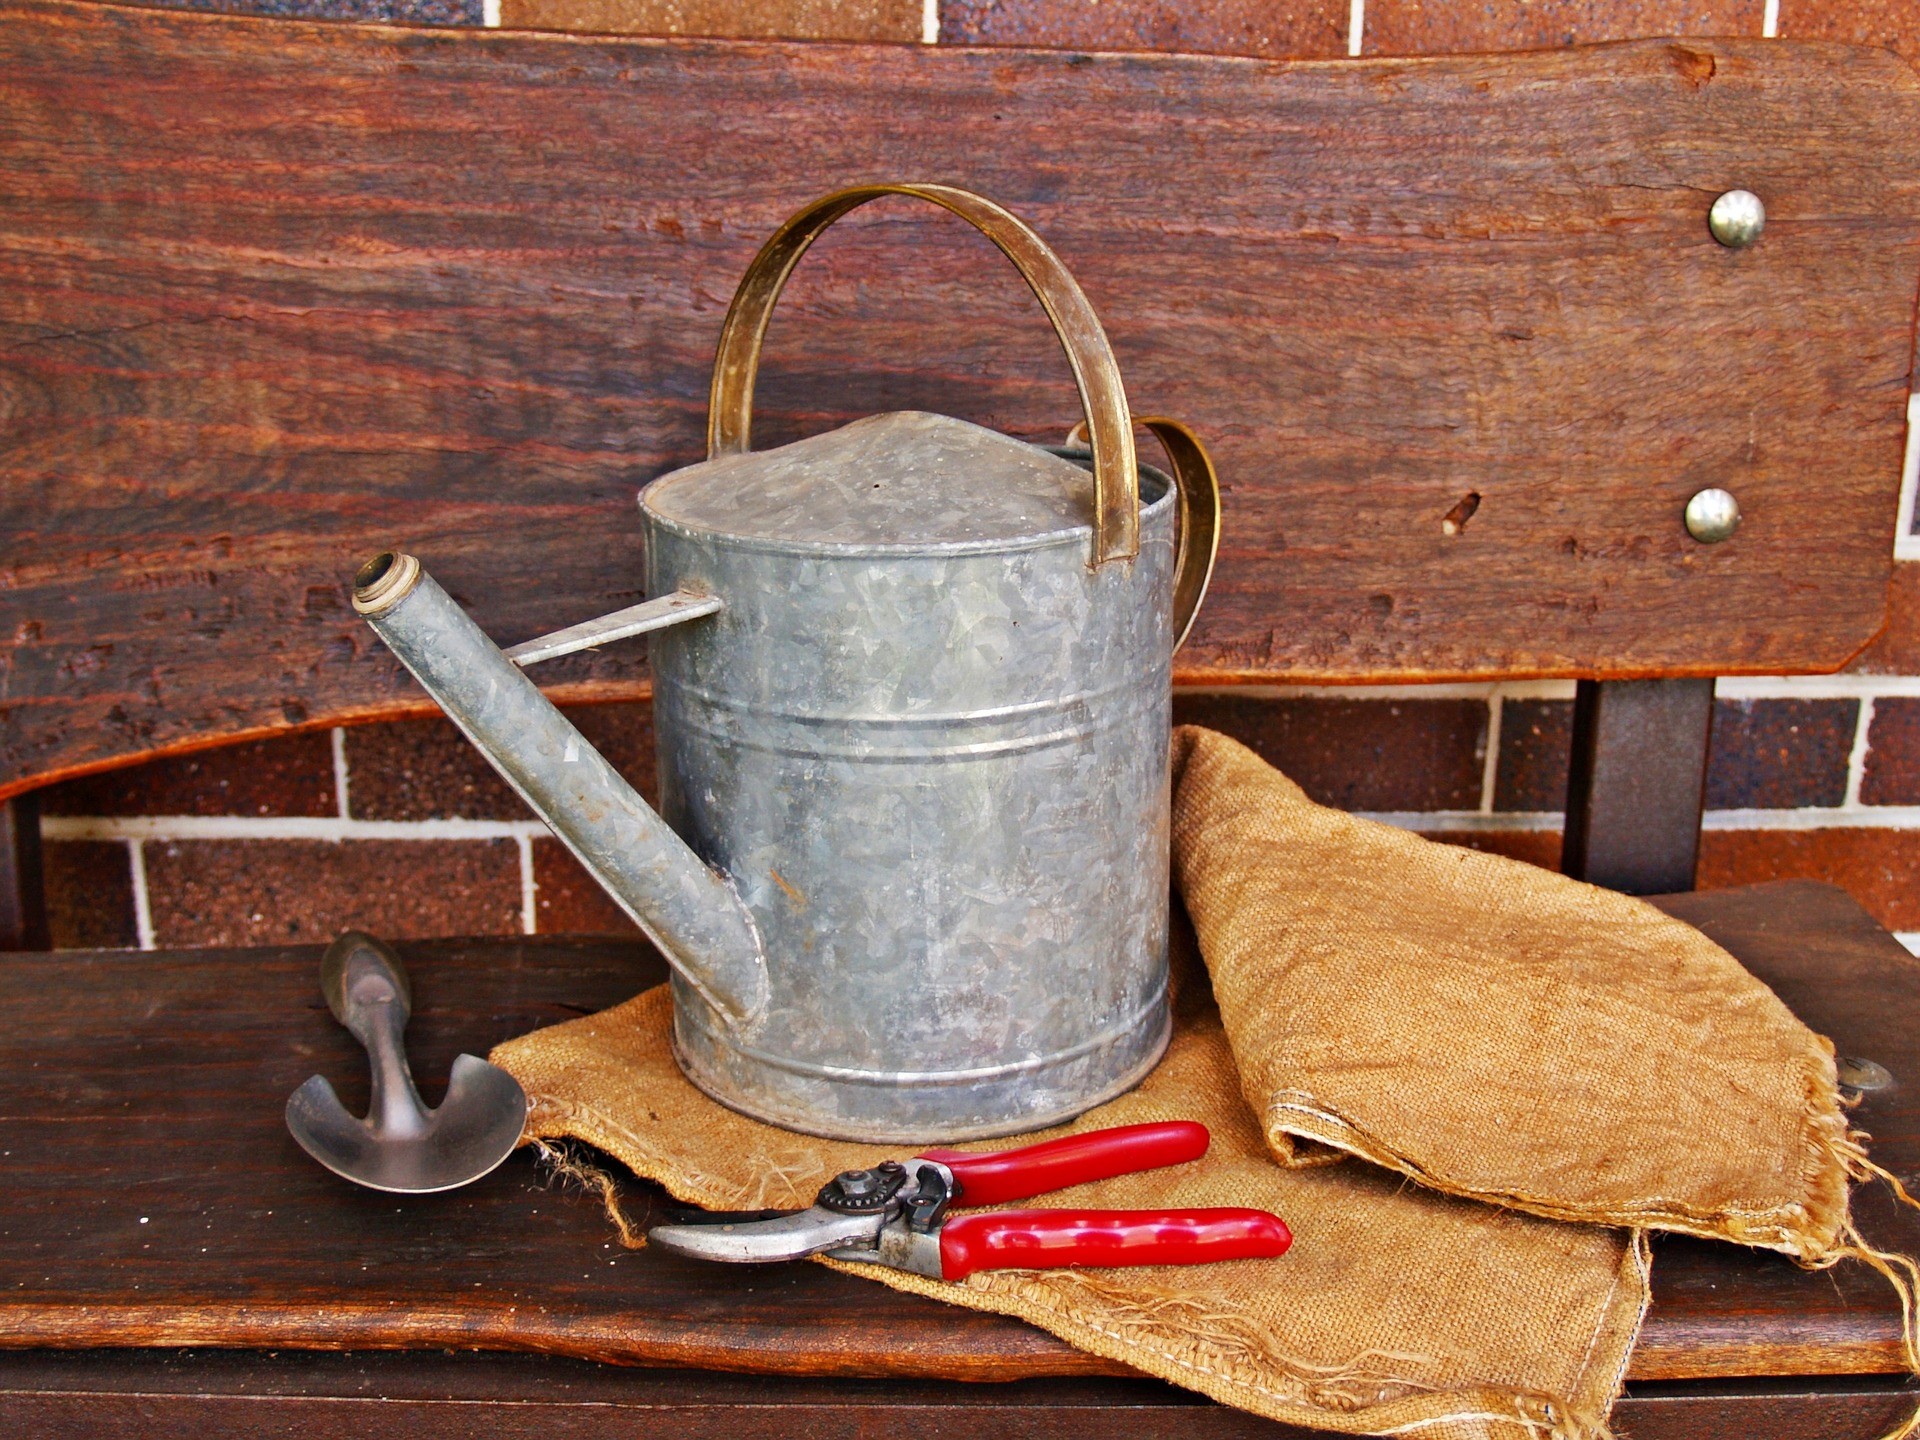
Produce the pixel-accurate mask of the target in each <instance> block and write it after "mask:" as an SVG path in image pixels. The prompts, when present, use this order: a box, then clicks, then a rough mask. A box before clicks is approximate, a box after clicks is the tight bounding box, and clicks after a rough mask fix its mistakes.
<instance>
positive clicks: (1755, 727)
mask: <svg viewBox="0 0 1920 1440" xmlns="http://www.w3.org/2000/svg"><path fill="white" fill-rule="evenodd" d="M1859 715H1860V702H1859V701H1857V700H1721V701H1719V702H1718V703H1716V704H1715V705H1714V707H1713V751H1712V754H1711V756H1710V757H1709V759H1708V762H1707V808H1708V809H1709V810H1746V809H1763V810H1780V809H1795V808H1798V807H1800V806H1803V805H1838V804H1840V803H1841V801H1843V800H1845V799H1846V798H1847V758H1848V756H1849V755H1851V754H1852V752H1853V732H1854V729H1855V725H1856V722H1857V721H1858V719H1859Z"/></svg>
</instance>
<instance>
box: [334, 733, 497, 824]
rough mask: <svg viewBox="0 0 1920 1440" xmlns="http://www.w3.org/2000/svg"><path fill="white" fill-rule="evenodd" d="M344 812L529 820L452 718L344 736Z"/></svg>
mask: <svg viewBox="0 0 1920 1440" xmlns="http://www.w3.org/2000/svg"><path fill="white" fill-rule="evenodd" d="M346 751H347V812H348V814H350V815H352V816H353V818H354V819H356V820H447V819H463V820H526V819H530V818H531V816H530V815H529V813H528V811H527V807H526V806H524V805H522V804H521V803H520V797H519V796H517V795H515V794H514V793H513V791H512V789H511V788H510V787H509V786H508V785H507V782H506V781H504V780H502V779H501V778H500V777H499V775H498V774H496V773H495V772H494V769H493V767H492V766H491V765H489V764H488V763H487V761H486V758H485V757H484V756H483V755H481V753H480V752H479V751H478V750H476V749H474V748H473V746H472V745H471V744H469V743H468V742H467V738H466V737H465V736H464V735H462V734H461V733H460V732H459V731H458V730H456V729H455V728H454V726H453V722H452V721H451V720H441V719H434V720H396V721H393V722H391V723H388V724H384V725H363V726H357V727H355V728H354V729H351V730H349V731H347V734H346Z"/></svg>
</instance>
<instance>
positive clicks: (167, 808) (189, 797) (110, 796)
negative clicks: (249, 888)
mask: <svg viewBox="0 0 1920 1440" xmlns="http://www.w3.org/2000/svg"><path fill="white" fill-rule="evenodd" d="M337 808H338V804H337V801H336V799H335V796H334V790H333V743H332V739H331V737H330V736H329V735H328V734H327V733H325V732H324V731H323V732H320V733H318V734H312V735H292V736H287V737H284V738H281V739H275V740H259V741H254V742H250V743H246V744H240V745H228V746H226V747H224V748H222V749H219V750H202V751H199V752H197V753H196V754H192V755H180V756H176V757H174V758H172V759H167V760H156V761H154V762H152V763H151V764H148V765H137V766H134V767H133V768H132V769H127V770H110V771H108V772H106V773H105V774H102V775H89V776H86V777H84V778H82V779H79V780H69V781H67V782H66V783H65V784H62V785H50V786H48V787H47V788H46V789H45V790H43V791H42V792H41V799H40V813H41V814H43V815H308V816H313V815H332V814H335V813H336V812H337Z"/></svg>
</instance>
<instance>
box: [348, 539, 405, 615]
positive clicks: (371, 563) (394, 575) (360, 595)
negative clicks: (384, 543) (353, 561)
mask: <svg viewBox="0 0 1920 1440" xmlns="http://www.w3.org/2000/svg"><path fill="white" fill-rule="evenodd" d="M420 575H421V570H420V562H419V561H418V560H416V559H414V558H413V556H411V555H408V554H405V553H403V552H401V551H398V550H383V551H381V552H380V553H379V554H378V555H375V556H374V557H373V558H372V559H371V560H368V561H367V562H366V563H365V564H364V565H362V566H361V567H360V569H359V570H358V571H357V572H355V574H354V577H353V608H354V609H355V610H356V611H357V612H359V613H360V614H362V615H367V616H373V615H381V614H384V613H386V612H387V611H388V610H391V609H392V608H393V607H394V606H395V605H398V604H399V603H400V602H401V601H402V600H404V599H406V597H407V596H408V594H410V593H411V592H412V590H413V587H414V586H415V585H416V584H418V583H419V581H420Z"/></svg>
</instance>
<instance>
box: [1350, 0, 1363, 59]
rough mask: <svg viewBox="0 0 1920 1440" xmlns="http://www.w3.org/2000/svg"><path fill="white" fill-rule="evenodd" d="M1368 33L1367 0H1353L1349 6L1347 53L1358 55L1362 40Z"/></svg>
mask: <svg viewBox="0 0 1920 1440" xmlns="http://www.w3.org/2000/svg"><path fill="white" fill-rule="evenodd" d="M1366 33H1367V0H1352V3H1351V4H1350V5H1349V6H1348V7H1347V54H1349V55H1358V54H1359V53H1360V42H1361V40H1362V39H1364V38H1365V36H1366Z"/></svg>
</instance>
